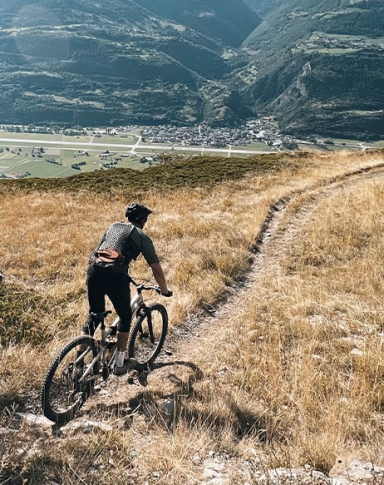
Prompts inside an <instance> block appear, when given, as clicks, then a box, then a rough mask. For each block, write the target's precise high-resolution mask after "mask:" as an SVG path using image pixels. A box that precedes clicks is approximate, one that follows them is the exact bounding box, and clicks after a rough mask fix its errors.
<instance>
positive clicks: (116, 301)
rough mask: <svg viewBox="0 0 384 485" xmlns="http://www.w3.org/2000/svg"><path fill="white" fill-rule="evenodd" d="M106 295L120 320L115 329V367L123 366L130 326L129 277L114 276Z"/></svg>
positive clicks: (123, 275) (122, 275)
mask: <svg viewBox="0 0 384 485" xmlns="http://www.w3.org/2000/svg"><path fill="white" fill-rule="evenodd" d="M107 295H108V297H109V299H110V300H111V302H112V305H113V307H114V309H115V311H116V313H117V315H118V316H119V318H120V321H119V325H118V327H117V330H118V332H117V351H118V354H117V365H118V366H119V367H121V366H123V365H124V356H125V352H126V350H127V343H128V336H129V330H130V326H131V318H132V312H131V295H130V286H129V277H128V275H125V274H115V275H114V278H113V281H110V285H109V287H108V291H107Z"/></svg>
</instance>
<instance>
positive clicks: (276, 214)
mask: <svg viewBox="0 0 384 485" xmlns="http://www.w3.org/2000/svg"><path fill="white" fill-rule="evenodd" d="M383 178H384V164H380V165H376V166H373V167H369V168H365V169H361V170H358V171H355V172H351V173H347V174H344V175H341V176H338V177H335V178H332V179H329V180H325V181H322V182H321V183H319V184H317V185H316V186H314V187H310V188H307V189H303V190H300V191H298V192H295V193H292V194H291V195H290V196H289V197H287V198H285V199H282V200H280V201H278V202H277V203H276V204H275V205H274V206H273V207H272V208H271V209H270V211H269V214H268V217H267V219H266V221H265V223H264V225H263V227H262V229H261V231H260V234H259V237H258V240H257V241H256V243H255V247H254V249H253V251H252V258H251V259H252V262H251V264H250V267H249V269H248V271H247V272H246V274H244V275H243V277H242V278H241V280H239V281H237V282H236V283H234V284H233V285H232V286H230V287H229V288H228V290H227V291H226V294H225V295H224V296H223V297H221V298H220V299H219V300H218V301H217V302H216V304H215V305H213V306H209V307H206V308H205V309H204V310H201V311H200V312H199V313H197V314H195V315H193V316H191V317H190V318H189V319H187V320H186V321H184V322H183V323H182V324H181V325H179V326H177V327H175V328H172V329H171V330H170V331H169V333H168V336H167V339H166V343H165V346H164V349H163V351H162V353H161V354H160V356H159V357H158V363H157V364H155V368H154V370H153V371H152V372H151V373H150V374H149V376H148V383H149V386H148V387H147V388H143V387H138V386H137V385H135V386H129V385H128V384H127V382H126V378H124V377H120V378H116V377H114V376H112V378H110V379H109V380H108V381H107V383H106V385H105V387H104V386H103V388H102V389H101V395H102V399H101V396H100V394H98V393H96V395H95V396H94V397H92V398H91V399H90V400H89V401H88V402H87V403H86V405H85V406H84V408H83V410H82V411H81V413H80V414H83V415H95V414H97V415H98V413H99V411H100V410H104V411H105V412H106V413H107V414H114V415H115V416H116V415H117V416H119V417H121V416H122V414H123V415H124V414H125V413H127V414H129V413H132V412H136V411H138V412H139V413H141V412H143V413H144V414H147V413H148V409H147V410H145V409H144V410H143V409H140V407H141V404H142V402H143V401H142V398H143V396H144V394H145V392H146V390H148V392H151V393H152V397H151V399H152V400H153V401H154V402H156V403H157V405H158V406H160V408H161V405H162V403H164V402H166V401H167V400H168V401H169V399H178V396H179V397H180V396H183V392H184V391H185V388H186V387H188V385H189V384H190V383H191V382H194V381H196V380H200V379H202V378H203V376H204V370H203V369H202V368H203V366H204V362H207V359H208V360H209V352H210V349H211V348H212V346H213V345H214V343H215V342H216V341H218V340H220V335H221V333H222V326H223V325H230V322H231V319H232V318H233V317H234V316H236V314H237V313H239V312H240V311H241V310H242V309H243V308H244V307H245V306H246V305H247V302H248V301H250V299H251V298H252V291H251V289H253V288H254V287H257V288H259V290H260V292H264V291H266V290H265V289H263V280H271V279H273V278H276V277H277V276H278V274H279V272H281V271H282V263H283V261H284V259H285V258H286V257H287V253H288V251H289V250H290V248H291V247H292V245H295V243H296V241H299V240H302V239H303V237H305V227H306V225H307V224H308V223H309V222H310V220H311V217H312V215H313V213H314V211H315V210H316V209H317V207H318V206H319V204H320V203H321V202H322V201H323V200H326V199H327V198H329V197H332V196H335V195H338V194H339V193H342V191H343V190H345V189H348V188H349V187H356V188H357V187H359V186H362V185H363V184H367V183H375V181H377V180H379V179H381V180H382V179H383ZM293 207H294V208H293ZM200 363H201V364H200ZM223 365H225V362H223ZM101 401H102V404H101ZM150 412H151V411H149V414H150ZM152 412H153V408H152ZM94 413H95V414H94Z"/></svg>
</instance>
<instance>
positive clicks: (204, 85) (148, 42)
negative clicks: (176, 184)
mask: <svg viewBox="0 0 384 485" xmlns="http://www.w3.org/2000/svg"><path fill="white" fill-rule="evenodd" d="M0 27H1V28H0V46H1V47H0V67H1V69H0V81H1V83H2V92H1V93H0V119H1V121H2V122H3V123H8V124H18V123H19V124H20V123H22V124H30V123H34V124H47V125H55V124H61V125H67V126H78V125H80V126H95V125H103V126H106V125H120V124H130V123H135V124H142V125H145V124H175V125H193V124H198V123H200V122H202V121H205V122H207V123H209V124H211V125H214V126H220V125H221V126H225V125H236V124H240V123H241V122H243V121H244V119H246V118H247V117H257V116H259V115H274V116H275V118H276V120H277V122H278V123H279V125H280V128H281V129H282V130H284V131H286V132H288V133H293V134H297V135H298V136H301V135H305V136H307V135H309V134H316V133H317V134H322V135H326V136H331V135H333V134H334V135H337V136H345V137H350V136H352V137H355V138H356V137H362V138H369V137H374V138H380V137H381V136H384V130H383V115H382V114H381V113H380V109H381V107H382V104H383V96H382V95H381V92H380V90H379V89H378V86H379V85H380V84H381V83H383V82H384V74H382V72H383V70H382V58H383V49H384V6H382V5H381V2H378V1H377V0H369V1H368V0H367V1H365V0H364V1H362V0H360V1H359V0H356V1H354V2H353V4H352V3H351V2H350V1H349V0H339V1H338V2H337V4H336V5H335V2H331V1H330V0H322V1H320V2H315V1H314V0H293V1H291V2H288V1H287V0H275V1H274V2H270V3H268V2H265V1H264V0H245V1H243V0H235V1H230V0H223V1H219V0H197V1H195V2H194V3H193V5H192V4H191V2H189V1H187V0H183V1H176V0H162V1H160V0H151V1H149V0H137V1H133V0H126V1H122V0H120V1H117V2H112V1H110V0H109V1H108V0H107V1H106V2H103V3H102V4H101V3H99V2H97V1H95V0H71V1H69V2H64V1H62V0H58V1H56V2H53V1H52V0H40V1H39V2H37V3H36V2H31V1H30V0H17V1H15V2H10V1H6V2H5V3H2V5H0ZM308 63H309V65H310V66H311V71H310V72H308V73H307V75H306V76H304V77H303V76H301V73H302V72H303V69H305V66H306V65H308ZM298 78H300V79H301V84H300V86H301V89H299V90H297V89H295V86H296V84H297V79H298ZM330 86H331V89H329V87H330ZM333 87H334V88H335V89H333ZM339 87H342V89H341V90H340V89H339ZM336 93H337V96H336Z"/></svg>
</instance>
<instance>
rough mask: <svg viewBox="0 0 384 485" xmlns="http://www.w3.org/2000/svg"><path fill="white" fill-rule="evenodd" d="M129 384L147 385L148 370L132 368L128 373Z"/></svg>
mask: <svg viewBox="0 0 384 485" xmlns="http://www.w3.org/2000/svg"><path fill="white" fill-rule="evenodd" d="M127 381H128V384H130V385H132V384H136V383H137V384H139V385H140V386H143V387H147V386H148V379H147V373H146V372H139V371H137V370H132V371H130V372H129V373H128V380H127Z"/></svg>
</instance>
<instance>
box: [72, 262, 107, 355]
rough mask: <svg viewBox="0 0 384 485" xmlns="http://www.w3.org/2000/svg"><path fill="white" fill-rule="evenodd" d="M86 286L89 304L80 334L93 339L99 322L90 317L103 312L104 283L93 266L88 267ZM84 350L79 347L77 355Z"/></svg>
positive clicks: (82, 347)
mask: <svg viewBox="0 0 384 485" xmlns="http://www.w3.org/2000/svg"><path fill="white" fill-rule="evenodd" d="M86 286H87V296H88V304H89V317H88V319H87V321H86V322H85V324H84V326H83V329H82V331H83V332H82V333H83V335H90V336H91V337H93V335H94V333H95V330H96V328H97V326H98V324H99V323H100V320H97V319H95V318H94V317H93V316H92V313H102V312H103V311H105V289H104V281H103V278H102V275H101V274H100V273H99V272H98V271H96V270H95V268H94V267H93V266H89V268H88V271H87V277H86ZM84 350H85V347H84V345H80V346H79V347H78V348H77V352H78V355H81V353H82V352H84Z"/></svg>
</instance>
